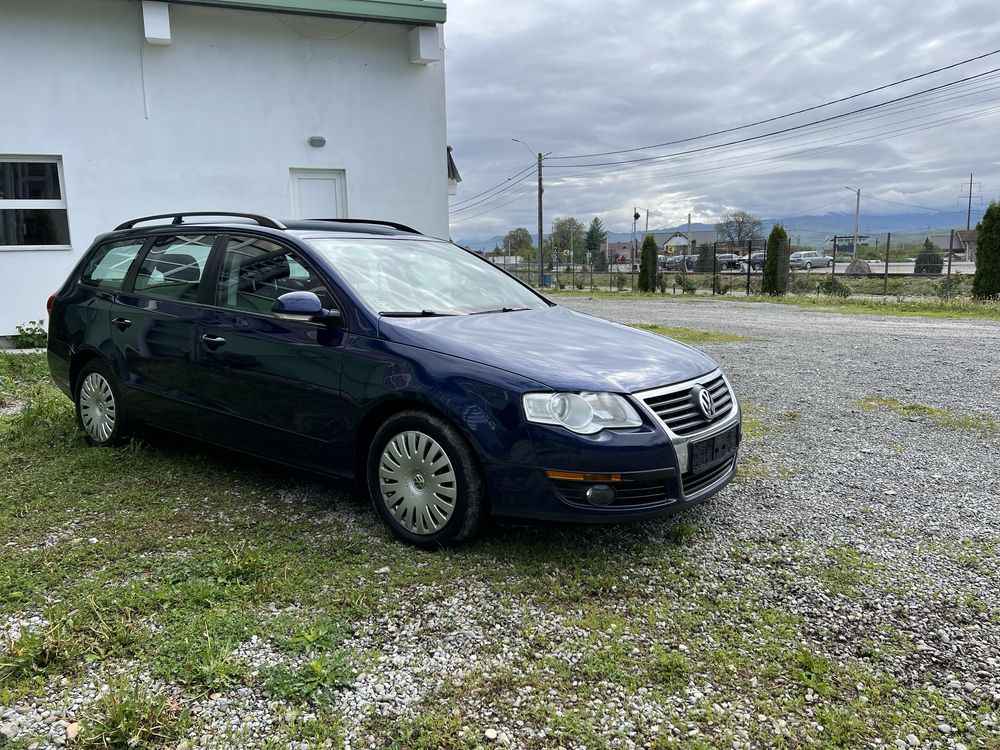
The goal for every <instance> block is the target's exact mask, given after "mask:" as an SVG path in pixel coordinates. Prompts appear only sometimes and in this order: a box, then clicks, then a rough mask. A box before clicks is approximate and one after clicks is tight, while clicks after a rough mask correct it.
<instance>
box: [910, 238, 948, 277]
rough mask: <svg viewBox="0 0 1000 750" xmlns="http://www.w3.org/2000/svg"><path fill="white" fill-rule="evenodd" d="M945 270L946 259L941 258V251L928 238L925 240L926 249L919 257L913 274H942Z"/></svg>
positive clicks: (924, 248)
mask: <svg viewBox="0 0 1000 750" xmlns="http://www.w3.org/2000/svg"><path fill="white" fill-rule="evenodd" d="M943 268H944V258H942V257H941V251H940V250H939V249H938V246H937V245H935V244H934V243H933V242H931V238H930V237H928V238H927V239H926V240H924V247H923V249H922V250H921V251H920V255H918V256H917V262H916V263H914V264H913V273H941V270H942V269H943Z"/></svg>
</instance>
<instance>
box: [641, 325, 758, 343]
mask: <svg viewBox="0 0 1000 750" xmlns="http://www.w3.org/2000/svg"><path fill="white" fill-rule="evenodd" d="M632 327H633V328H638V329H640V330H643V331H650V332H652V333H657V334H659V335H660V336H666V337H667V338H671V339H675V340H677V341H681V342H683V343H685V344H731V343H735V342H738V341H758V340H759V339H752V338H747V337H745V336H736V335H734V334H732V333H721V332H719V331H699V330H696V329H694V328H672V327H669V326H663V325H660V324H659V323H633V324H632Z"/></svg>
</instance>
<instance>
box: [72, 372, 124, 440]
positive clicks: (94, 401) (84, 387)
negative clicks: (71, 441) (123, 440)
mask: <svg viewBox="0 0 1000 750" xmlns="http://www.w3.org/2000/svg"><path fill="white" fill-rule="evenodd" d="M79 399H80V421H81V422H83V429H84V430H86V431H87V434H88V435H90V437H91V438H92V439H93V440H96V441H97V442H99V443H104V442H107V440H108V438H110V437H111V433H112V432H114V429H115V420H116V414H117V412H116V408H115V394H114V393H113V392H112V391H111V384H110V383H108V381H107V380H106V379H105V378H104V376H103V375H101V374H100V373H96V372H92V373H90V374H89V375H88V376H87V377H85V378H84V379H83V382H82V383H81V384H80V396H79Z"/></svg>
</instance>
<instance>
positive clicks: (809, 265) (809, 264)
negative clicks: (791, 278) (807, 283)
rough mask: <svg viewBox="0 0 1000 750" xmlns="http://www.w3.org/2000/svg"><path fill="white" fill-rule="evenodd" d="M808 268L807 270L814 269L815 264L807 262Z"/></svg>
mask: <svg viewBox="0 0 1000 750" xmlns="http://www.w3.org/2000/svg"><path fill="white" fill-rule="evenodd" d="M806 270H807V271H811V270H813V264H812V263H806Z"/></svg>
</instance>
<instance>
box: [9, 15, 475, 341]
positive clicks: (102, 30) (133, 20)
mask: <svg viewBox="0 0 1000 750" xmlns="http://www.w3.org/2000/svg"><path fill="white" fill-rule="evenodd" d="M445 19H446V7H445V3H444V2H442V1H441V0H183V1H182V0H175V1H171V2H163V1H158V2H157V1H154V0H142V2H135V0H3V2H0V70H3V71H4V73H5V75H4V76H3V84H2V88H3V102H4V105H5V107H4V112H3V124H2V126H0V132H2V138H0V337H2V336H4V335H8V334H12V333H13V332H14V328H15V325H16V324H19V323H23V322H26V321H28V320H34V319H37V318H42V317H43V316H44V314H45V300H46V298H47V297H48V296H49V295H50V294H51V293H52V292H54V291H55V290H56V289H57V288H58V287H59V285H60V284H62V282H63V280H64V279H65V278H66V275H67V274H68V272H69V270H70V269H71V268H72V267H73V266H74V265H75V264H76V263H77V261H79V259H80V258H81V256H82V254H83V252H84V250H86V248H87V246H88V245H89V244H90V242H91V241H92V240H93V239H94V236H95V235H97V234H98V233H100V232H106V231H108V230H109V229H112V228H114V227H115V226H116V225H117V224H119V223H120V222H123V221H125V220H127V219H131V218H134V217H138V216H145V215H150V214H158V213H166V212H171V211H196V210H214V211H252V212H258V213H264V214H269V215H272V216H274V217H276V218H279V219H280V218H286V217H287V218H299V217H305V218H356V217H361V218H371V219H390V220H393V221H399V222H402V223H404V224H408V225H410V226H413V227H415V228H417V229H418V230H420V231H422V232H426V233H428V234H432V235H435V236H441V237H447V236H448V195H449V192H452V193H453V192H454V191H455V189H456V188H457V185H458V181H459V180H460V179H461V177H460V175H459V173H458V169H457V168H456V167H455V163H454V161H453V160H451V159H450V158H449V153H448V149H447V147H446V143H447V141H446V132H447V131H446V119H445V111H446V110H445V68H444V49H443V47H444V42H443V24H444V23H445Z"/></svg>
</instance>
